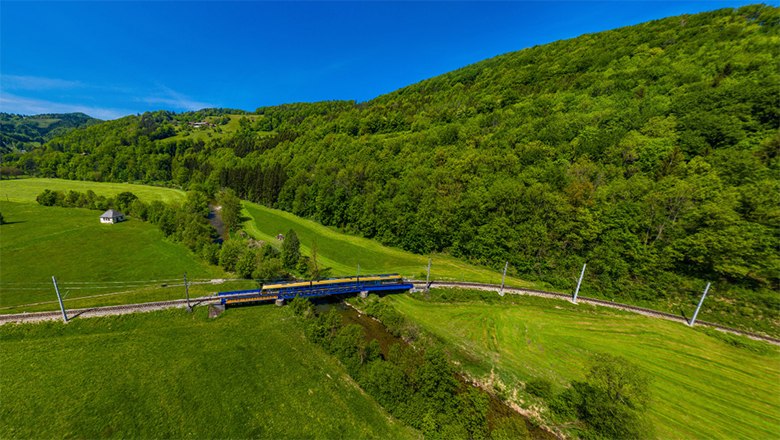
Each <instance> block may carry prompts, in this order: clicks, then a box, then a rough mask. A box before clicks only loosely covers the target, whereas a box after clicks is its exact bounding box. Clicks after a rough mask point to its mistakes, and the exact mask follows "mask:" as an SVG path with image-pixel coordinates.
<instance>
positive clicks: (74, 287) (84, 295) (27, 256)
mask: <svg viewBox="0 0 780 440" xmlns="http://www.w3.org/2000/svg"><path fill="white" fill-rule="evenodd" d="M47 188H48V189H55V190H65V191H67V190H69V189H73V190H77V191H81V192H84V191H86V190H88V189H92V190H93V191H95V193H97V194H99V195H106V196H114V195H116V194H118V193H120V192H122V191H131V192H133V193H134V194H136V195H138V196H139V198H141V199H142V200H144V201H147V202H148V201H151V200H163V201H167V202H169V201H177V200H181V199H183V197H184V193H183V192H181V191H178V190H173V189H168V188H155V187H150V186H142V185H128V184H112V183H95V182H73V181H67V180H58V179H20V180H11V181H8V180H4V181H2V182H0V195H1V197H2V199H0V212H2V213H3V216H4V218H5V221H7V222H8V224H5V225H2V226H0V234H2V235H1V238H0V313H18V312H23V311H27V312H32V311H41V310H56V309H58V305H57V298H56V295H55V294H54V289H53V286H52V283H51V277H52V276H56V277H57V279H58V281H59V282H60V283H61V285H60V287H61V289H60V291H61V292H62V294H63V295H65V296H66V299H65V306H66V308H79V307H92V306H96V305H112V304H122V303H131V302H143V301H153V300H163V299H173V298H183V297H184V288H183V286H181V285H179V286H175V285H173V284H182V281H180V280H182V276H183V274H184V273H185V272H186V273H187V275H188V277H189V278H190V279H211V278H221V277H225V276H226V275H225V274H224V273H223V272H222V271H221V270H220V269H219V268H217V267H213V266H209V265H208V264H205V263H204V262H202V261H201V260H199V259H198V258H197V257H196V256H194V255H192V254H191V253H190V252H189V251H188V250H187V249H186V248H185V247H184V246H181V245H179V244H175V243H171V242H169V241H166V240H164V238H163V234H162V232H160V230H159V229H158V228H157V227H156V226H154V225H152V224H149V223H144V222H142V221H138V220H135V219H133V218H130V219H129V220H128V221H126V222H123V223H120V224H116V225H104V224H101V223H100V222H99V220H98V217H99V216H100V214H101V213H100V212H98V211H92V210H87V209H79V208H59V207H46V206H40V205H38V204H37V203H36V202H35V197H36V196H37V195H38V194H39V193H40V192H42V191H43V190H44V189H47ZM158 280H164V281H158ZM163 284H166V285H169V286H168V287H163V286H162V285H163ZM232 287H234V285H232V284H231V285H230V287H226V285H223V286H213V285H193V286H192V287H191V289H190V295H192V296H198V295H205V294H209V293H212V292H214V291H215V290H218V289H225V288H232Z"/></svg>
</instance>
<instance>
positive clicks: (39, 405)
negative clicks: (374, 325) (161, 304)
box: [0, 306, 419, 439]
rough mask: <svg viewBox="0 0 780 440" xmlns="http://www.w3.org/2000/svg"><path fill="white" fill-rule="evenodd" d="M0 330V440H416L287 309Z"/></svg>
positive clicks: (164, 314) (200, 311) (167, 314)
mask: <svg viewBox="0 0 780 440" xmlns="http://www.w3.org/2000/svg"><path fill="white" fill-rule="evenodd" d="M205 312H206V310H205V308H197V309H196V310H195V313H194V314H188V313H187V312H185V311H184V310H182V309H176V310H166V311H161V312H154V313H143V314H136V315H126V316H115V317H106V318H93V319H82V320H74V321H72V322H70V323H69V324H67V325H64V324H62V323H59V322H50V323H42V324H27V325H4V326H0V389H2V399H0V419H2V423H0V438H4V439H10V438H21V439H29V438H220V439H226V438H272V439H278V438H354V439H357V438H382V439H387V438H393V439H403V438H414V437H419V435H418V434H417V433H416V432H414V431H413V430H411V429H409V428H406V427H404V426H403V425H401V424H400V423H399V422H397V421H396V420H395V419H393V418H391V416H389V415H388V414H387V413H386V412H385V411H384V410H382V408H381V407H379V406H378V404H377V403H376V402H375V401H374V400H373V399H371V398H370V397H369V396H367V395H366V394H365V393H363V392H362V391H361V390H360V389H359V388H358V386H357V385H356V384H355V383H354V382H353V381H352V380H351V379H350V378H349V376H348V375H347V373H346V371H345V370H344V368H343V367H342V366H341V365H340V364H339V363H338V362H337V361H336V360H335V359H333V358H332V357H331V356H329V355H327V354H326V353H325V352H324V351H322V350H321V349H320V348H319V347H317V346H314V345H312V344H310V343H309V342H307V340H306V338H305V337H304V335H303V333H302V331H301V330H300V329H299V327H298V326H297V325H296V324H295V321H294V320H293V319H292V318H291V314H290V313H289V311H288V310H286V309H281V308H276V307H273V306H266V307H252V308H240V309H233V310H229V311H228V312H226V313H225V314H223V315H222V316H220V317H218V318H216V319H209V318H207V317H206V313H205Z"/></svg>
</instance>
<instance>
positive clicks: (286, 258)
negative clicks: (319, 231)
mask: <svg viewBox="0 0 780 440" xmlns="http://www.w3.org/2000/svg"><path fill="white" fill-rule="evenodd" d="M300 259H301V242H300V241H298V235H297V234H296V233H295V231H294V230H292V229H290V230H289V231H288V232H287V235H286V236H285V237H284V242H282V265H283V266H284V268H285V269H287V270H294V269H295V266H296V265H297V264H298V260H300Z"/></svg>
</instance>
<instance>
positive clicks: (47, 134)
mask: <svg viewBox="0 0 780 440" xmlns="http://www.w3.org/2000/svg"><path fill="white" fill-rule="evenodd" d="M98 122H100V120H99V119H95V118H92V117H89V116H87V115H85V114H84V113H65V114H45V115H35V116H24V115H15V114H11V113H0V152H3V153H4V152H8V151H13V150H19V149H26V150H29V149H32V148H33V147H37V146H40V145H41V144H43V143H44V142H46V141H47V140H49V139H51V138H53V137H55V136H58V135H62V134H64V133H67V132H68V130H70V129H73V128H79V127H85V126H88V125H94V124H96V123H98Z"/></svg>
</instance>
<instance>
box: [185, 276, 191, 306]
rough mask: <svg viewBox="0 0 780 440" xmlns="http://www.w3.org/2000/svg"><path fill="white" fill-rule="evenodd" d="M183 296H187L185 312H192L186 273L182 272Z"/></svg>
mask: <svg viewBox="0 0 780 440" xmlns="http://www.w3.org/2000/svg"><path fill="white" fill-rule="evenodd" d="M184 294H185V295H186V296H187V311H188V312H191V311H192V306H190V285H189V283H187V272H184Z"/></svg>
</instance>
